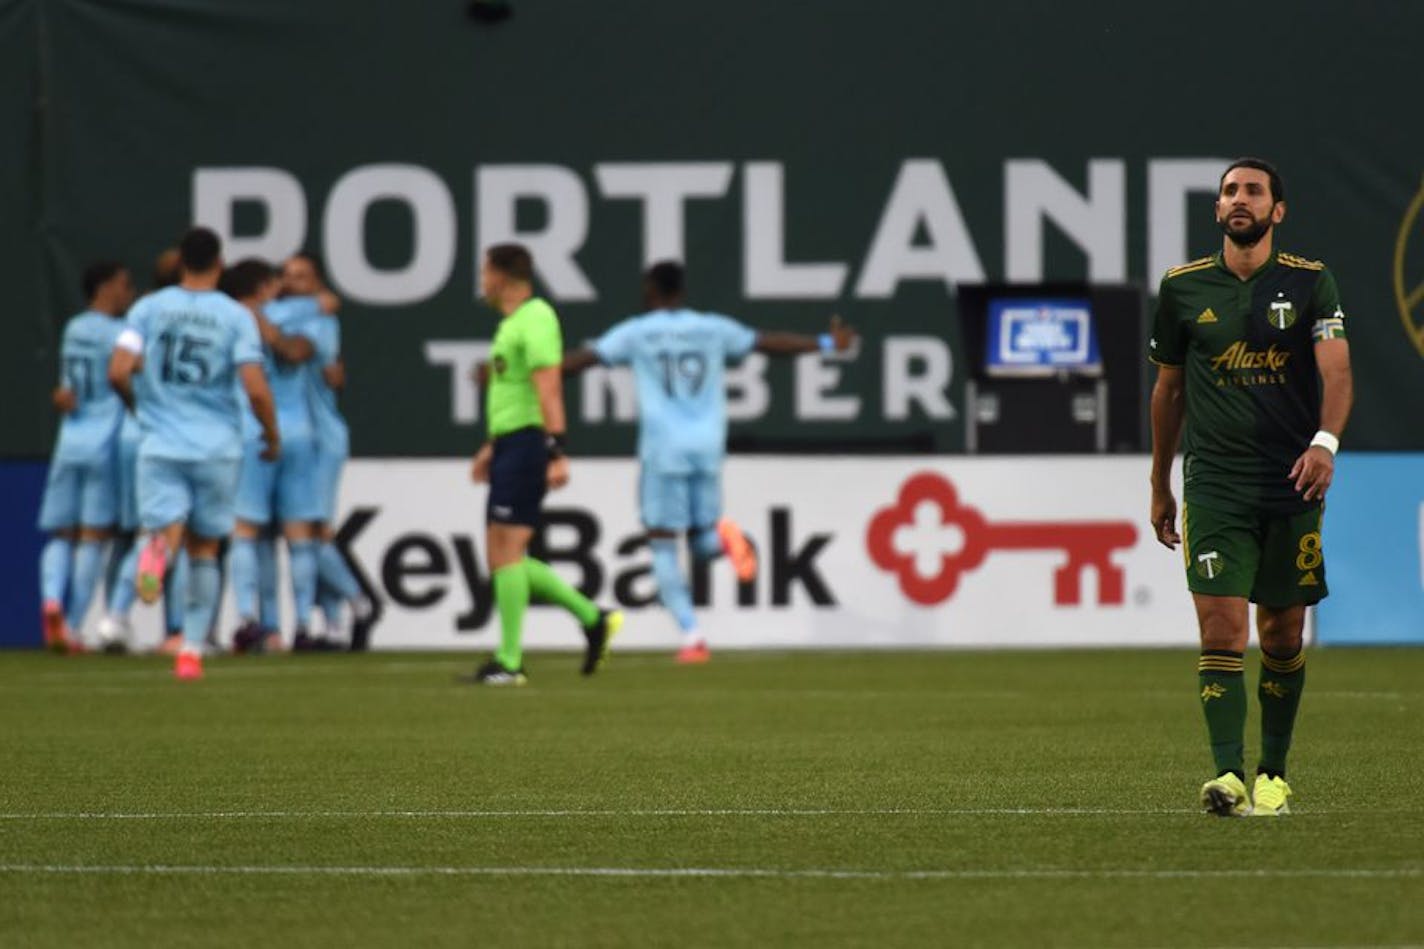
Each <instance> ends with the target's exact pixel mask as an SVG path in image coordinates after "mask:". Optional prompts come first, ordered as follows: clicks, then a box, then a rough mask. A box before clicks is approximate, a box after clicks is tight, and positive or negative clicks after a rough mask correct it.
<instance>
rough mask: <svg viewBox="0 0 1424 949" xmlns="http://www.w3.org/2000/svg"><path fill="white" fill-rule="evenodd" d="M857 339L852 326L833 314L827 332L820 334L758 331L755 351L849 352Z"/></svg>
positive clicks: (778, 353)
mask: <svg viewBox="0 0 1424 949" xmlns="http://www.w3.org/2000/svg"><path fill="white" fill-rule="evenodd" d="M859 340H860V336H859V335H858V334H857V333H856V331H855V328H854V327H852V326H850V325H849V324H847V323H846V322H845V321H843V320H842V319H841V318H840V317H839V316H833V317H831V325H830V330H829V332H825V333H822V334H821V335H820V336H807V335H805V334H804V333H781V332H767V331H763V332H759V333H757V341H756V349H757V352H762V353H767V354H768V355H772V356H798V355H800V354H802V353H815V352H821V353H825V354H827V355H830V354H831V353H848V352H850V351H851V350H853V349H854V348H855V345H856V343H857V342H858V341H859Z"/></svg>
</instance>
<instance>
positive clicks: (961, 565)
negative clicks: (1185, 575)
mask: <svg viewBox="0 0 1424 949" xmlns="http://www.w3.org/2000/svg"><path fill="white" fill-rule="evenodd" d="M916 535H918V536H916ZM927 535H928V537H929V539H930V544H929V546H926V545H925V544H924V539H925V538H926V536H927ZM951 535H952V538H953V540H954V541H958V543H953V542H947V540H948V539H949V537H950V536H951ZM916 541H919V543H916ZM1135 543H1137V527H1136V526H1135V525H1134V524H1133V523H1132V522H1131V521H1049V522H1029V521H1004V522H999V523H992V522H990V521H988V520H986V519H985V517H984V515H983V514H981V513H979V511H978V510H976V509H975V508H972V507H969V506H968V505H964V504H961V503H960V500H959V493H958V491H956V490H955V487H954V485H953V484H952V483H951V482H950V481H949V480H948V479H947V478H944V477H943V476H941V475H939V474H935V473H934V472H921V473H919V474H915V475H912V476H911V477H910V478H908V479H907V480H906V481H905V482H904V484H902V485H901V486H900V492H899V495H898V496H897V497H896V499H895V503H894V504H893V505H891V506H890V507H886V508H882V509H881V510H879V511H878V512H877V513H876V514H875V516H874V517H873V518H872V519H871V521H870V526H869V528H868V529H867V530H866V535H865V546H866V549H867V550H868V552H869V553H870V559H871V560H872V561H873V562H874V563H875V565H876V566H877V567H879V568H880V569H881V570H884V571H886V572H887V573H893V574H895V575H896V577H897V578H898V580H899V583H900V590H901V591H902V592H903V593H904V594H905V596H907V597H909V598H910V599H911V600H913V601H914V602H916V603H919V604H920V605H922V606H934V605H935V604H938V603H943V602H944V601H945V600H947V599H949V598H950V597H952V596H953V595H954V591H955V590H956V589H958V587H959V581H960V578H961V577H962V576H963V575H964V574H966V573H969V572H971V571H973V570H975V569H977V568H978V567H979V566H980V565H981V564H983V563H984V561H985V559H986V558H987V557H988V556H989V554H990V553H991V552H993V551H1031V550H1034V551H1042V550H1052V551H1057V552H1060V553H1062V554H1063V555H1064V557H1065V559H1064V561H1063V563H1062V564H1060V565H1059V566H1058V568H1057V569H1056V570H1054V572H1053V602H1054V604H1055V605H1057V606H1076V605H1079V604H1080V603H1081V601H1082V578H1083V575H1084V573H1086V572H1087V571H1088V570H1093V571H1095V572H1096V574H1097V578H1098V599H1099V602H1100V604H1101V605H1103V606H1120V605H1122V602H1123V589H1124V578H1123V569H1122V567H1120V566H1118V565H1117V564H1114V563H1113V562H1112V559H1111V558H1112V553H1113V551H1115V550H1123V549H1127V548H1130V547H1132V546H1133V545H1134V544H1135ZM922 568H924V569H922Z"/></svg>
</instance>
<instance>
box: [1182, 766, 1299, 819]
mask: <svg viewBox="0 0 1424 949" xmlns="http://www.w3.org/2000/svg"><path fill="white" fill-rule="evenodd" d="M1281 783H1282V784H1284V783H1285V782H1281ZM1201 806H1202V810H1203V811H1205V812H1206V813H1208V814H1215V815H1216V816H1217V817H1246V816H1247V815H1249V814H1250V813H1251V799H1250V798H1249V797H1247V796H1246V784H1245V782H1244V781H1242V780H1241V779H1240V778H1238V777H1237V776H1236V775H1235V774H1233V773H1231V772H1230V771H1228V772H1226V773H1225V774H1223V775H1221V776H1220V777H1217V778H1212V779H1211V780H1210V781H1208V782H1207V783H1206V784H1203V785H1202V789H1201Z"/></svg>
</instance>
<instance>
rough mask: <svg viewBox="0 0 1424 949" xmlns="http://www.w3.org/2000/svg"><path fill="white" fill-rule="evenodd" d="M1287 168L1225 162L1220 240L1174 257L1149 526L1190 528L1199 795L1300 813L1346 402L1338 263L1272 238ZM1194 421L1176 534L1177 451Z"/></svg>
mask: <svg viewBox="0 0 1424 949" xmlns="http://www.w3.org/2000/svg"><path fill="white" fill-rule="evenodd" d="M1284 199H1285V189H1284V187H1283V185H1282V183H1281V177H1280V175H1279V174H1278V173H1277V171H1276V169H1275V168H1274V167H1273V166H1272V165H1271V164H1270V163H1268V162H1265V161H1262V160H1260V159H1256V158H1242V159H1238V160H1237V161H1235V162H1233V163H1232V164H1231V165H1230V166H1229V167H1228V168H1227V169H1226V171H1225V173H1224V174H1223V175H1222V177H1221V185H1220V189H1219V192H1218V194H1217V201H1216V221H1217V224H1218V225H1219V226H1220V228H1221V230H1222V232H1223V234H1224V235H1225V237H1224V239H1223V241H1222V249H1221V251H1220V252H1218V253H1216V254H1214V255H1212V256H1210V257H1203V258H1201V259H1200V260H1195V261H1192V262H1191V263H1187V264H1183V265H1182V266H1180V267H1175V268H1173V269H1172V270H1169V271H1167V274H1166V276H1165V277H1163V278H1162V285H1161V289H1160V290H1159V293H1158V298H1157V312H1156V316H1155V321H1154V324H1153V330H1152V340H1151V343H1150V346H1149V357H1150V358H1151V360H1152V361H1153V362H1155V363H1156V364H1157V365H1158V367H1159V369H1158V373H1157V383H1156V385H1155V387H1154V388H1153V390H1152V477H1151V484H1152V507H1151V519H1152V527H1153V530H1154V531H1155V532H1156V535H1157V539H1158V540H1159V541H1160V542H1161V543H1163V544H1164V545H1166V546H1168V547H1172V548H1175V547H1176V545H1177V544H1178V543H1181V544H1182V547H1183V552H1184V555H1185V560H1186V570H1187V586H1188V588H1189V589H1190V590H1191V592H1192V599H1193V601H1194V603H1195V605H1196V611H1197V622H1198V625H1199V627H1200V631H1201V646H1202V651H1201V658H1200V660H1199V663H1198V680H1199V681H1198V684H1197V688H1198V689H1199V695H1200V699H1201V704H1202V710H1203V712H1204V713H1205V716H1206V724H1207V733H1208V735H1209V737H1210V741H1211V751H1212V756H1213V758H1214V759H1215V766H1216V777H1214V778H1212V779H1211V780H1210V781H1208V782H1206V784H1205V785H1203V786H1202V790H1201V804H1202V808H1203V809H1204V810H1206V811H1208V812H1210V813H1213V814H1217V815H1219V816H1222V817H1243V816H1246V815H1249V814H1254V815H1256V816H1261V817H1274V816H1277V815H1280V814H1285V813H1288V812H1289V805H1288V803H1287V798H1289V796H1290V794H1291V789H1290V785H1288V784H1287V783H1286V753H1287V751H1288V750H1289V749H1290V744H1291V734H1292V731H1293V730H1294V726H1295V719H1296V712H1297V710H1298V709H1299V707H1300V698H1301V690H1302V689H1303V688H1304V686H1305V655H1304V653H1303V652H1302V646H1303V641H1302V629H1303V627H1304V620H1305V608H1306V607H1307V606H1309V605H1311V604H1314V603H1317V602H1319V601H1320V600H1321V599H1323V598H1324V597H1325V596H1326V593H1327V590H1326V586H1325V559H1324V554H1323V552H1322V550H1321V544H1320V523H1321V515H1322V513H1323V502H1324V499H1325V492H1326V490H1327V489H1328V488H1329V487H1330V481H1331V478H1332V477H1333V475H1334V470H1335V452H1336V451H1337V450H1338V448H1339V446H1340V435H1341V433H1342V432H1343V431H1344V428H1345V422H1346V419H1347V418H1348V417H1349V414H1350V403H1351V398H1352V395H1351V393H1352V386H1351V376H1350V350H1349V345H1348V343H1346V341H1345V314H1344V311H1343V309H1342V308H1341V306H1340V298H1339V292H1338V291H1337V290H1336V287H1335V279H1334V278H1333V277H1332V276H1331V275H1330V271H1329V270H1327V269H1326V268H1325V265H1324V264H1322V263H1320V262H1319V261H1311V260H1306V259H1304V258H1301V257H1296V256H1294V255H1292V254H1287V253H1284V252H1282V251H1279V250H1277V249H1276V248H1275V247H1274V246H1273V237H1274V232H1275V225H1277V224H1279V223H1280V222H1281V220H1282V219H1283V218H1284V217H1285V211H1286V206H1285V201H1284ZM1180 436H1184V437H1183V438H1182V441H1183V443H1184V451H1185V457H1184V459H1183V472H1184V474H1183V480H1184V482H1185V483H1184V487H1183V504H1182V524H1181V533H1180V534H1178V532H1177V530H1176V520H1177V502H1176V498H1175V497H1174V496H1173V494H1172V486H1171V468H1172V456H1173V455H1174V454H1175V453H1176V449H1177V442H1178V439H1179V437H1180ZM1248 602H1254V603H1255V604H1256V627H1257V631H1258V633H1259V636H1260V645H1261V676H1260V683H1259V687H1258V690H1257V696H1258V698H1259V701H1260V703H1261V758H1260V763H1259V765H1258V767H1257V769H1256V775H1255V779H1254V786H1253V788H1252V791H1251V794H1250V795H1249V796H1248V794H1247V790H1246V783H1245V782H1246V773H1245V767H1244V761H1245V749H1244V741H1245V727H1246V684H1245V680H1244V655H1245V651H1246V645H1247V639H1248V635H1249V627H1248V622H1247V609H1248Z"/></svg>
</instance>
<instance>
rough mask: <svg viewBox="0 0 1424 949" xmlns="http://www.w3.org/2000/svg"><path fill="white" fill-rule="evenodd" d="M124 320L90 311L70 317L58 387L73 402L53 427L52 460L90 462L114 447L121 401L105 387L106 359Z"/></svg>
mask: <svg viewBox="0 0 1424 949" xmlns="http://www.w3.org/2000/svg"><path fill="white" fill-rule="evenodd" d="M123 329H124V321H123V320H121V319H117V318H115V317H112V316H107V315H105V314H103V313H95V312H94V311H92V310H89V311H85V312H84V313H80V314H79V315H78V316H75V317H73V318H71V319H70V321H69V322H68V323H67V324H65V327H64V340H63V342H62V343H61V344H60V349H59V358H60V385H62V386H64V387H65V388H66V389H68V390H69V391H70V392H73V393H74V399H75V402H76V406H75V409H74V411H73V412H70V413H69V414H68V415H66V416H65V417H64V420H63V421H62V422H61V423H60V426H59V440H58V441H57V442H56V443H55V447H54V460H55V461H56V462H71V463H76V464H86V463H96V462H98V461H100V460H102V459H106V458H108V457H109V456H110V455H111V454H112V453H113V450H114V438H115V437H116V435H117V434H118V430H119V423H120V421H121V420H122V419H123V415H124V404H123V402H121V401H120V400H119V394H118V393H117V392H115V391H114V390H113V388H111V387H110V386H109V357H110V356H112V355H113V352H114V341H115V340H116V339H118V337H119V334H120V333H121V332H123Z"/></svg>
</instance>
